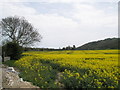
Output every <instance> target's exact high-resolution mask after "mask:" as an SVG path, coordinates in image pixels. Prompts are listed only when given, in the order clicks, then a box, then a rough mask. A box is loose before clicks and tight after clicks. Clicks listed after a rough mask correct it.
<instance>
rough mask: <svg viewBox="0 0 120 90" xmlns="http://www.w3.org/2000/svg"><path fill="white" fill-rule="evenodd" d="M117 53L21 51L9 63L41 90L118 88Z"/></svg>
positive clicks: (95, 51)
mask: <svg viewBox="0 0 120 90" xmlns="http://www.w3.org/2000/svg"><path fill="white" fill-rule="evenodd" d="M118 54H119V53H118V50H66V51H36V52H33V51H31V52H24V53H23V57H22V58H21V59H19V60H17V61H15V62H14V63H12V64H11V63H10V61H8V62H6V64H11V65H12V66H14V67H17V68H18V69H20V70H21V73H20V76H21V77H22V78H23V79H24V80H27V81H30V82H32V83H33V84H34V85H37V86H39V87H40V88H118V81H119V80H120V77H119V75H120V72H119V69H120V66H118Z"/></svg>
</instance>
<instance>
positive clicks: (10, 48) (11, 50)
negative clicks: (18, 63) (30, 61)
mask: <svg viewBox="0 0 120 90" xmlns="http://www.w3.org/2000/svg"><path fill="white" fill-rule="evenodd" d="M2 51H3V54H4V55H5V56H9V57H10V59H11V60H17V59H19V58H20V57H21V54H22V47H21V46H19V44H18V43H15V42H8V43H7V44H5V45H4V46H3V48H2Z"/></svg>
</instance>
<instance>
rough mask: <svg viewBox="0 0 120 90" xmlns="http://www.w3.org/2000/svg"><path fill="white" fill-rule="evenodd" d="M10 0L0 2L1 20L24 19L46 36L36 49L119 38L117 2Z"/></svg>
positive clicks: (112, 0) (113, 0)
mask: <svg viewBox="0 0 120 90" xmlns="http://www.w3.org/2000/svg"><path fill="white" fill-rule="evenodd" d="M11 1H12V2H8V0H5V1H4V2H0V11H2V12H1V14H0V19H2V18H4V17H7V16H15V15H17V16H23V17H25V18H26V19H27V20H28V21H29V22H30V23H32V24H33V26H34V27H35V28H37V29H38V32H39V33H40V34H41V35H42V36H43V39H42V41H41V43H37V44H36V45H35V46H36V47H50V48H59V47H64V46H68V45H71V46H72V45H76V46H80V45H82V44H84V43H87V42H90V41H95V40H100V39H105V38H112V37H118V15H117V14H118V0H106V2H104V1H103V0H93V1H92V2H89V1H90V0H84V1H83V0H41V1H38V0H34V2H33V0H31V1H28V0H24V2H23V0H11ZM15 1H17V2H15Z"/></svg>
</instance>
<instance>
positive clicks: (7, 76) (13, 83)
mask: <svg viewBox="0 0 120 90" xmlns="http://www.w3.org/2000/svg"><path fill="white" fill-rule="evenodd" d="M1 68H2V80H0V81H2V87H3V88H39V87H38V86H34V85H32V83H30V82H26V81H23V80H22V78H20V77H19V76H18V74H17V73H15V72H11V71H8V67H6V66H4V65H2V67H0V69H1ZM0 75H1V72H0Z"/></svg>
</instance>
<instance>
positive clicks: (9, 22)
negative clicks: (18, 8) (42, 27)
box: [0, 16, 42, 46]
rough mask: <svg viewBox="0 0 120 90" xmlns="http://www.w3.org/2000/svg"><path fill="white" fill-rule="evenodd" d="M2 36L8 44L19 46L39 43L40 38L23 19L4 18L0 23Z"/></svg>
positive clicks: (15, 17) (35, 30)
mask: <svg viewBox="0 0 120 90" xmlns="http://www.w3.org/2000/svg"><path fill="white" fill-rule="evenodd" d="M0 27H1V30H2V35H3V36H4V38H5V39H7V40H8V41H10V42H14V43H18V44H19V45H21V46H24V45H30V44H33V43H34V42H40V41H41V39H42V37H41V35H40V34H39V33H38V32H37V29H35V28H34V27H33V26H32V24H30V23H29V22H28V21H27V20H26V19H25V18H23V17H17V16H14V17H6V18H3V19H2V20H1V21H0Z"/></svg>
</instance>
